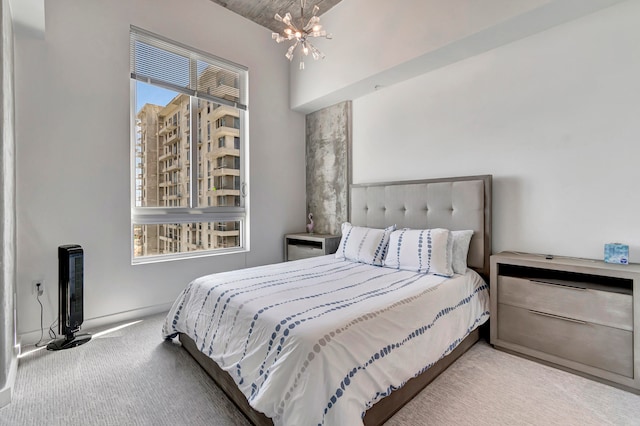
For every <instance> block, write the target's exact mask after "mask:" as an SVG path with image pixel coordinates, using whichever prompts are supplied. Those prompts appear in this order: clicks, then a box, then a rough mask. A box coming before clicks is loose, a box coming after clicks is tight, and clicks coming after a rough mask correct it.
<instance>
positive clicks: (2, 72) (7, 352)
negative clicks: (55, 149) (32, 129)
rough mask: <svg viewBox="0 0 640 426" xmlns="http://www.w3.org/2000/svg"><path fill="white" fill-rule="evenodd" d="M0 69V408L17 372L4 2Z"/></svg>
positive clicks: (9, 60)
mask: <svg viewBox="0 0 640 426" xmlns="http://www.w3.org/2000/svg"><path fill="white" fill-rule="evenodd" d="M0 15H1V16H0V26H1V32H2V44H1V49H2V50H1V51H0V56H2V68H0V81H1V82H2V84H1V86H0V108H1V115H2V122H1V123H0V126H1V128H0V131H1V133H2V149H1V150H0V167H1V169H2V172H1V173H0V187H1V188H2V197H0V204H1V208H0V239H2V254H1V255H0V256H1V258H0V265H1V275H0V281H1V284H0V305H1V306H2V316H1V317H0V318H1V326H0V408H1V407H4V406H5V405H7V404H9V403H10V402H11V393H12V388H13V382H14V381H15V375H16V370H17V365H18V361H17V353H16V347H17V345H16V332H15V329H16V323H15V294H16V189H15V188H16V186H15V174H16V167H15V164H16V162H15V124H14V123H15V120H14V108H15V107H14V85H13V75H14V71H13V24H12V21H11V9H10V7H9V2H8V0H2V3H1V4H0Z"/></svg>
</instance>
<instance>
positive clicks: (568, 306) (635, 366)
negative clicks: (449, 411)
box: [490, 253, 640, 393]
mask: <svg viewBox="0 0 640 426" xmlns="http://www.w3.org/2000/svg"><path fill="white" fill-rule="evenodd" d="M490 285H491V344H492V345H494V346H495V347H496V348H499V349H503V350H506V351H509V352H512V353H516V354H518V355H523V356H525V357H527V358H531V359H534V360H537V361H541V362H544V363H546V364H551V365H553V366H555V367H559V368H562V369H564V370H569V371H572V372H575V373H578V374H581V375H583V376H587V377H591V378H594V379H596V380H599V381H602V382H605V383H609V384H612V385H614V386H618V387H621V388H624V389H626V390H630V391H632V392H634V393H640V265H635V264H634V265H614V264H608V263H604V262H603V261H600V260H589V259H576V258H564V257H553V258H550V259H549V258H546V257H545V256H542V255H530V254H518V253H500V254H497V255H493V256H491V282H490Z"/></svg>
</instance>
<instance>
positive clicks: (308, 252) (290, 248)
mask: <svg viewBox="0 0 640 426" xmlns="http://www.w3.org/2000/svg"><path fill="white" fill-rule="evenodd" d="M339 244H340V236H339V235H328V234H304V233H300V234H287V235H285V236H284V260H285V261H286V262H288V261H290V260H298V259H306V258H308V257H314V256H324V255H326V254H332V253H335V252H336V250H337V249H338V245H339Z"/></svg>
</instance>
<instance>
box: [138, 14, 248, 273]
mask: <svg viewBox="0 0 640 426" xmlns="http://www.w3.org/2000/svg"><path fill="white" fill-rule="evenodd" d="M130 49H131V54H130V59H131V68H130V71H131V92H132V108H131V111H132V114H131V115H132V137H131V144H132V165H131V170H132V174H131V181H132V191H131V192H132V202H131V205H132V207H131V218H132V226H131V235H132V262H133V263H143V262H148V261H157V260H164V259H166V260H169V259H176V258H185V257H193V256H201V255H206V254H215V253H228V252H237V251H242V250H245V249H246V248H247V226H246V217H247V211H246V208H245V206H246V200H247V197H248V195H249V194H248V192H247V191H246V188H247V185H246V182H247V181H248V167H247V164H246V161H245V152H246V150H247V147H248V145H247V140H246V132H247V131H246V128H245V127H246V123H247V116H248V108H247V105H246V99H247V98H248V97H247V87H248V84H247V82H248V75H247V70H246V68H244V67H242V66H239V65H236V64H233V63H230V62H228V61H225V60H223V59H220V58H216V57H214V56H211V55H208V54H206V53H203V52H200V51H196V50H194V49H190V48H188V47H186V46H183V45H180V44H178V43H174V42H171V41H169V40H166V39H164V38H162V37H160V36H157V35H154V34H151V33H149V32H146V31H144V30H141V29H139V28H136V27H133V26H132V27H131V44H130ZM220 120H222V122H223V123H229V124H231V123H233V126H234V127H233V128H231V127H225V128H223V129H218V126H217V125H216V126H215V127H214V128H212V127H213V126H211V124H212V123H218V122H220ZM205 126H206V132H207V141H209V140H211V139H212V138H216V139H218V144H211V143H208V144H207V150H206V152H204V150H203V149H202V136H203V135H202V130H203V127H205ZM189 129H198V131H197V132H195V134H193V135H192V134H191V132H190V131H189ZM192 137H193V138H194V139H197V143H196V142H194V143H192V141H191V138H192ZM226 137H230V138H231V137H232V138H233V140H234V148H235V150H234V151H233V152H229V151H228V150H226V151H222V148H224V143H223V144H222V145H220V140H222V141H224V140H225V138H226ZM216 139H213V140H214V141H215V140H216ZM223 152H224V153H223ZM222 158H226V159H227V160H226V163H228V164H233V165H236V166H237V167H236V168H234V169H219V167H218V168H215V167H211V166H212V163H213V164H220V161H221V160H222ZM223 161H224V160H223ZM212 168H213V170H211V169H212ZM213 179H215V180H216V182H221V183H222V184H221V185H220V188H216V187H215V186H212V185H211V184H212V183H213ZM227 182H233V185H231V184H226V183H227ZM194 215H197V221H194V217H195V216H194ZM203 225H204V226H203ZM196 228H197V229H200V230H202V229H204V230H203V231H200V232H198V235H196V234H195V229H196Z"/></svg>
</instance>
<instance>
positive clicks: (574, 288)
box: [529, 280, 588, 291]
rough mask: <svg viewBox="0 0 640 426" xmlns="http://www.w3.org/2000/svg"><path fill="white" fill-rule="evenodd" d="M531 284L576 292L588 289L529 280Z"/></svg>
mask: <svg viewBox="0 0 640 426" xmlns="http://www.w3.org/2000/svg"><path fill="white" fill-rule="evenodd" d="M529 281H531V282H532V283H536V284H541V285H548V286H551V287H562V288H567V289H569V290H577V291H587V290H588V288H586V287H579V286H575V285H566V284H555V283H548V282H546V281H540V280H529Z"/></svg>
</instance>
